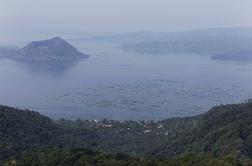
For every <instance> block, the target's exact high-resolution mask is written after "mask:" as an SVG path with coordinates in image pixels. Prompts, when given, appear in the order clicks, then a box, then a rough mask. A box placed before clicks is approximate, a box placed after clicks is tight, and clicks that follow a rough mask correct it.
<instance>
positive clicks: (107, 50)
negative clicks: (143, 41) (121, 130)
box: [0, 40, 252, 120]
mask: <svg viewBox="0 0 252 166" xmlns="http://www.w3.org/2000/svg"><path fill="white" fill-rule="evenodd" d="M70 42H71V43H72V44H73V45H75V46H76V47H77V48H78V49H80V50H82V52H83V53H85V54H88V55H91V56H90V57H89V58H88V59H83V60H80V61H76V62H74V63H71V64H69V65H63V66H53V67H52V66H50V67H48V66H44V65H31V64H25V63H20V62H16V61H12V60H9V59H0V101H1V103H0V104H3V105H9V106H14V107H19V108H27V109H32V110H35V111H39V112H40V113H42V114H44V115H47V116H49V117H52V118H55V119H58V118H66V119H77V118H81V119H103V118H107V119H115V120H129V119H130V120H160V119H166V118H170V117H184V116H192V115H197V114H200V113H204V112H206V111H208V110H209V109H210V108H211V107H212V106H215V105H219V104H227V103H237V102H241V101H243V100H246V99H249V98H252V63H249V62H248V63H246V62H223V61H214V60H211V59H210V58H209V57H208V56H202V55H194V54H183V55H150V54H148V55H144V54H137V53H132V52H125V51H122V50H120V49H118V48H117V45H116V44H113V43H106V42H87V41H82V42H80V41H74V40H73V41H70Z"/></svg>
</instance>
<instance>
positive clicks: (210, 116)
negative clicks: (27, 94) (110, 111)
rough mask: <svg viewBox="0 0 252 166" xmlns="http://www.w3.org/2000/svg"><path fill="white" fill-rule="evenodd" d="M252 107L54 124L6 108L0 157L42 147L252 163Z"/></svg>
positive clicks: (1, 113) (1, 111) (1, 114)
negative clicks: (164, 117)
mask: <svg viewBox="0 0 252 166" xmlns="http://www.w3.org/2000/svg"><path fill="white" fill-rule="evenodd" d="M251 117H252V102H251V101H248V102H246V103H241V104H232V105H225V106H218V107H214V108H212V109H211V110H210V111H208V112H207V113H205V114H202V115H198V116H194V117H187V118H173V119H168V120H163V121H158V122H154V121H111V120H103V121H99V122H97V121H86V120H77V121H70V120H63V119H62V120H58V121H55V120H51V119H49V118H47V117H45V116H43V115H40V114H39V113H36V112H32V111H28V110H19V109H15V108H10V107H6V106H1V107H0V139H1V140H0V158H1V159H8V158H9V159H10V158H17V157H18V156H22V154H23V153H25V152H31V151H34V150H40V149H42V148H45V147H48V148H55V147H57V148H87V149H91V150H96V151H101V152H106V153H112V154H113V153H118V152H119V153H125V154H129V155H131V156H138V157H141V156H144V157H150V158H152V159H154V158H155V159H157V158H173V157H178V156H183V155H187V154H189V153H190V154H191V153H193V154H196V155H201V154H202V155H210V156H212V157H214V158H215V157H225V156H231V157H233V158H236V159H239V160H247V159H251V158H252V118H251Z"/></svg>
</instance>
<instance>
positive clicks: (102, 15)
mask: <svg viewBox="0 0 252 166" xmlns="http://www.w3.org/2000/svg"><path fill="white" fill-rule="evenodd" d="M251 7H252V0H0V37H1V38H2V40H4V39H6V40H7V39H9V38H13V37H15V36H17V35H31V34H37V35H39V34H52V35H53V34H55V35H60V34H86V33H87V32H113V31H114V32H120V31H139V30H150V31H174V30H185V29H197V28H208V27H226V26H252V10H251Z"/></svg>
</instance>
